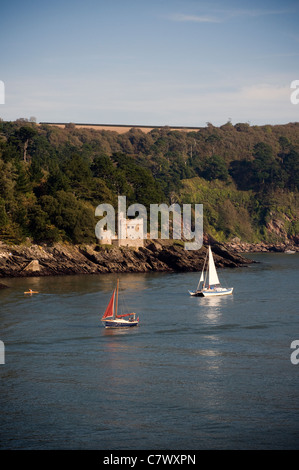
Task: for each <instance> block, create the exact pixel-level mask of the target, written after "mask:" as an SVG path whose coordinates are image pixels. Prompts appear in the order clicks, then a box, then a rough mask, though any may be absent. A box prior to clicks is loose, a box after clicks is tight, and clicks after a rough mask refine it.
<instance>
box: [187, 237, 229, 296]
mask: <svg viewBox="0 0 299 470" xmlns="http://www.w3.org/2000/svg"><path fill="white" fill-rule="evenodd" d="M207 256H208V257H209V260H208V264H207ZM207 256H206V258H205V262H204V265H203V268H202V272H201V276H200V279H199V283H198V285H197V289H196V291H195V292H192V291H190V290H189V294H190V295H193V296H197V297H214V296H216V295H229V294H232V293H233V290H234V288H233V287H228V288H226V287H222V286H221V284H220V281H219V278H218V274H217V271H216V266H215V263H214V258H213V254H212V250H211V247H210V246H209V249H208V251H207ZM206 264H207V269H205V268H206Z"/></svg>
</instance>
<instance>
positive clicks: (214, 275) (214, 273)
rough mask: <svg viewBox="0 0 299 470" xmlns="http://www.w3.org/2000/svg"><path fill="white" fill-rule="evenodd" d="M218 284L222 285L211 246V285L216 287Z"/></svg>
mask: <svg viewBox="0 0 299 470" xmlns="http://www.w3.org/2000/svg"><path fill="white" fill-rule="evenodd" d="M216 284H220V282H219V279H218V275H217V271H216V267H215V263H214V258H213V255H212V250H211V247H210V246H209V285H210V286H214V285H216Z"/></svg>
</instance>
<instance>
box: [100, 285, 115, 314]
mask: <svg viewBox="0 0 299 470" xmlns="http://www.w3.org/2000/svg"><path fill="white" fill-rule="evenodd" d="M114 296H115V289H114V291H113V294H112V297H111V299H110V302H109V304H108V307H107V308H106V311H105V313H104V315H103V317H102V320H104V319H105V318H110V317H112V318H113V312H114Z"/></svg>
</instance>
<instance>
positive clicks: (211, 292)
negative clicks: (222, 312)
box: [202, 287, 234, 297]
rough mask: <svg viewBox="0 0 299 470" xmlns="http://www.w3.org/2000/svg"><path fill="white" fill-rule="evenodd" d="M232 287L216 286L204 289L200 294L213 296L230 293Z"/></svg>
mask: <svg viewBox="0 0 299 470" xmlns="http://www.w3.org/2000/svg"><path fill="white" fill-rule="evenodd" d="M233 290H234V288H233V287H230V288H228V289H226V288H224V287H218V288H216V289H204V290H203V291H202V295H203V296H204V297H215V296H216V295H230V294H232V293H233Z"/></svg>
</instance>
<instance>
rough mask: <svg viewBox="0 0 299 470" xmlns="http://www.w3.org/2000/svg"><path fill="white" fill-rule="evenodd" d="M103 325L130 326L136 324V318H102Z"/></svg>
mask: <svg viewBox="0 0 299 470" xmlns="http://www.w3.org/2000/svg"><path fill="white" fill-rule="evenodd" d="M102 323H103V325H104V326H105V328H132V326H137V325H138V323H139V322H138V320H131V321H130V320H122V319H117V320H104V321H103V322H102Z"/></svg>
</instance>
